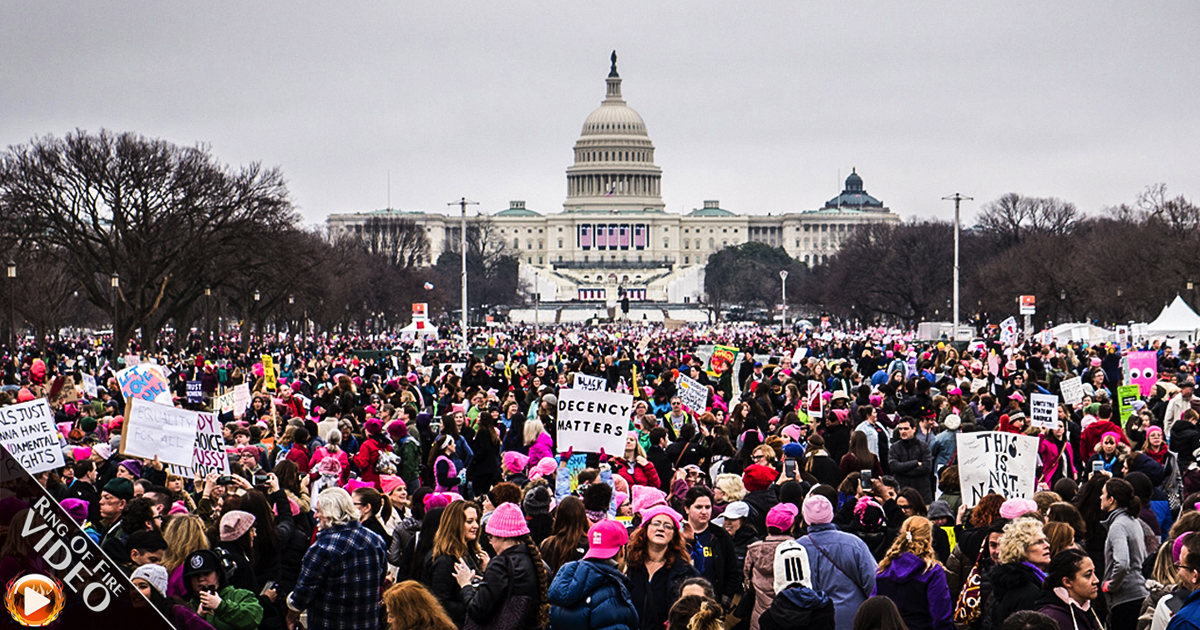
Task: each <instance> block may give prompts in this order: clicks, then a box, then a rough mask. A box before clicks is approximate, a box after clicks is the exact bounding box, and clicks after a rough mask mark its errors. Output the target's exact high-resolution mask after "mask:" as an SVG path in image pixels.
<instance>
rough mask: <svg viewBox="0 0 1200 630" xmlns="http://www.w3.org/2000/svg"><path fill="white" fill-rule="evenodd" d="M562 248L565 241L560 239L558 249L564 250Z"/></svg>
mask: <svg viewBox="0 0 1200 630" xmlns="http://www.w3.org/2000/svg"><path fill="white" fill-rule="evenodd" d="M562 246H563V240H562V239H561V238H560V239H558V248H559V249H562Z"/></svg>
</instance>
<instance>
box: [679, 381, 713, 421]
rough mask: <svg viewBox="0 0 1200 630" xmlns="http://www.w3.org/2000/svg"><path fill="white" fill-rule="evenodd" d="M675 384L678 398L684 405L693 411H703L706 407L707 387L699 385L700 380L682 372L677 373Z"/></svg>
mask: <svg viewBox="0 0 1200 630" xmlns="http://www.w3.org/2000/svg"><path fill="white" fill-rule="evenodd" d="M676 385H677V386H678V388H679V400H680V401H681V402H683V404H684V406H686V407H687V408H688V409H691V410H692V412H693V413H697V414H701V413H704V410H705V409H706V408H707V407H708V388H707V387H705V386H703V385H701V384H700V381H697V380H696V379H694V378H692V377H690V376H685V375H683V374H680V375H679V380H678V381H676Z"/></svg>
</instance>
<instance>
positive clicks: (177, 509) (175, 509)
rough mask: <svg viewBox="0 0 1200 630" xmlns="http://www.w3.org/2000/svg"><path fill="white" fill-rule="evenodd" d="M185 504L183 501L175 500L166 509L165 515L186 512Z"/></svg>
mask: <svg viewBox="0 0 1200 630" xmlns="http://www.w3.org/2000/svg"><path fill="white" fill-rule="evenodd" d="M187 513H188V510H187V504H186V503H184V502H183V501H176V502H174V503H172V504H171V509H170V510H168V511H167V515H169V516H175V515H176V514H187Z"/></svg>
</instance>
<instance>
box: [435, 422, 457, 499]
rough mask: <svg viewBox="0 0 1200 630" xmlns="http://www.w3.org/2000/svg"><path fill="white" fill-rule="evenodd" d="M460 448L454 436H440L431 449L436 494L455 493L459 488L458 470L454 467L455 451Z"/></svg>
mask: <svg viewBox="0 0 1200 630" xmlns="http://www.w3.org/2000/svg"><path fill="white" fill-rule="evenodd" d="M457 448H458V446H457V443H456V442H455V441H454V436H452V435H445V434H443V435H439V436H438V438H437V441H436V442H434V443H433V448H431V449H429V461H428V464H429V470H431V471H433V479H432V481H433V490H434V492H454V491H456V488H457V487H458V482H459V478H458V468H457V467H456V466H455V465H454V459H453V457H454V451H455V450H456V449H457Z"/></svg>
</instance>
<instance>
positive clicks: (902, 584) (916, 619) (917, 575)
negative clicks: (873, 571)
mask: <svg viewBox="0 0 1200 630" xmlns="http://www.w3.org/2000/svg"><path fill="white" fill-rule="evenodd" d="M872 595H882V596H884V597H887V598H888V599H891V600H892V601H893V602H896V607H897V608H899V609H900V616H901V617H903V618H904V623H905V625H907V626H908V630H951V628H953V627H954V623H953V618H954V606H953V603H952V602H951V600H950V588H949V587H948V586H946V571H945V569H943V568H942V565H940V564H934V565H933V566H932V567H929V568H928V569H926V567H925V561H924V560H921V559H920V558H918V557H917V556H915V555H913V554H911V553H909V552H907V551H906V552H904V553H902V554H900V556H899V557H898V558H896V559H895V560H893V561H892V563H891V564H890V565H888V568H886V569H884V570H883V571H881V572H880V573H879V575H878V576H877V577H876V578H875V592H874V593H872Z"/></svg>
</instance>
